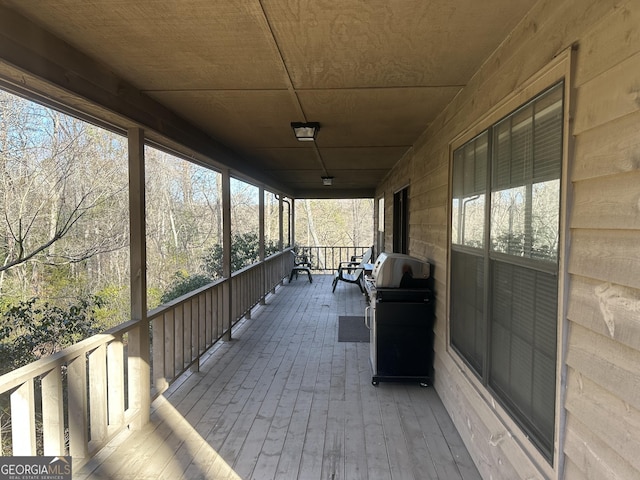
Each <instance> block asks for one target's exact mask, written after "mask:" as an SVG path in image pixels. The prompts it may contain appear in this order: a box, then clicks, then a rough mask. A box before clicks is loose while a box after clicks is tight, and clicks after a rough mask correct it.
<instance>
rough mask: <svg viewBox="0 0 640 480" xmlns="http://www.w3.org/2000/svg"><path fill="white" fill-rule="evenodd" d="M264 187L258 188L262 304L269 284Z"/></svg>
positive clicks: (249, 316)
mask: <svg viewBox="0 0 640 480" xmlns="http://www.w3.org/2000/svg"><path fill="white" fill-rule="evenodd" d="M264 208H265V206H264V187H260V188H259V189H258V230H259V233H258V260H259V261H260V263H261V266H260V294H261V299H260V304H261V305H264V303H265V302H264V295H263V294H264V291H265V286H266V284H267V280H266V270H265V266H264V259H265V245H264V244H265V233H264V231H265V229H264V220H265V219H264V217H265V215H264ZM245 316H246V318H251V310H249V311H248V312H247V314H246V315H245Z"/></svg>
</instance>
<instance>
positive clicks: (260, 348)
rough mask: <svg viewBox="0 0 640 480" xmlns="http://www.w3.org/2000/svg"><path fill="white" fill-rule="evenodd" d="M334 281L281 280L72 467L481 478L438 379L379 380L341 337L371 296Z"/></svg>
mask: <svg viewBox="0 0 640 480" xmlns="http://www.w3.org/2000/svg"><path fill="white" fill-rule="evenodd" d="M331 280H332V276H331V275H314V281H313V283H309V282H308V281H307V279H306V278H305V277H300V278H298V279H297V280H296V279H294V280H293V281H292V282H291V283H286V281H285V283H284V284H281V285H279V286H278V287H277V288H276V289H275V293H273V294H270V295H268V296H267V298H266V301H265V302H264V303H265V304H264V305H258V306H257V307H255V308H254V309H253V311H252V313H251V315H250V317H251V318H250V319H245V320H243V321H241V322H239V323H238V324H237V326H236V327H234V334H233V340H232V341H230V342H219V344H218V345H216V346H214V347H213V348H211V349H210V350H209V351H208V352H207V353H206V354H205V356H203V357H202V358H201V359H200V369H199V371H197V372H187V373H186V374H184V375H183V376H182V377H180V378H178V379H177V380H176V381H175V382H174V383H173V384H172V385H171V386H170V387H169V388H168V389H167V390H166V391H165V392H164V393H163V394H162V395H160V396H159V397H158V398H156V400H155V401H154V402H153V404H152V408H151V417H150V421H149V423H148V424H147V425H145V426H144V427H143V428H142V429H140V430H125V431H124V432H122V433H121V434H120V435H118V436H116V437H115V438H114V439H113V440H112V441H111V442H110V443H108V444H107V445H106V446H105V447H104V448H102V449H101V450H100V451H99V452H98V453H97V454H96V455H95V456H94V457H93V458H92V459H91V460H90V461H89V462H88V463H86V464H85V465H84V466H83V467H82V469H80V470H78V471H76V472H75V473H74V478H82V479H84V478H130V479H134V478H135V479H142V478H153V479H157V478H186V479H195V478H216V479H223V478H229V479H232V478H255V479H262V478H265V479H267V478H328V479H339V478H345V479H357V478H371V479H376V478H380V479H384V478H415V479H424V478H432V479H436V478H439V479H447V480H454V479H478V478H480V475H479V473H478V471H477V469H476V467H475V466H474V464H473V462H472V460H471V457H470V456H469V453H468V452H467V450H466V448H465V447H464V445H463V443H462V440H461V438H460V436H459V434H458V432H457V431H456V429H455V427H454V425H453V423H452V421H451V419H450V417H449V415H448V414H447V412H446V410H445V408H444V406H443V404H442V402H441V401H440V398H439V397H438V394H437V392H436V390H434V388H432V387H428V388H422V387H420V386H419V385H417V384H415V385H412V384H402V383H381V384H380V385H379V386H378V387H374V386H372V385H371V369H370V366H369V357H368V356H369V344H368V343H352V342H338V317H339V316H341V315H347V316H349V315H362V313H363V310H364V307H365V299H364V297H363V295H362V294H361V293H360V291H359V289H358V288H357V287H356V286H355V285H346V284H343V285H340V286H339V287H338V288H337V289H336V292H335V293H333V294H332V293H331Z"/></svg>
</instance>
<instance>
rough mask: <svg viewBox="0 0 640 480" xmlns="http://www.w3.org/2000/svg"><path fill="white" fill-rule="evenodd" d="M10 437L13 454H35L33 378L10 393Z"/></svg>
mask: <svg viewBox="0 0 640 480" xmlns="http://www.w3.org/2000/svg"><path fill="white" fill-rule="evenodd" d="M11 438H12V440H13V455H14V456H17V455H21V456H29V455H35V454H36V408H35V391H34V387H33V379H30V380H28V381H26V382H25V383H23V384H22V385H21V386H19V387H18V388H17V389H16V390H15V391H14V392H13V393H12V394H11Z"/></svg>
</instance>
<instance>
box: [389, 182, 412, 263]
mask: <svg viewBox="0 0 640 480" xmlns="http://www.w3.org/2000/svg"><path fill="white" fill-rule="evenodd" d="M393 251H394V252H395V253H408V252H409V187H405V188H403V189H402V190H399V191H398V192H396V193H394V194H393Z"/></svg>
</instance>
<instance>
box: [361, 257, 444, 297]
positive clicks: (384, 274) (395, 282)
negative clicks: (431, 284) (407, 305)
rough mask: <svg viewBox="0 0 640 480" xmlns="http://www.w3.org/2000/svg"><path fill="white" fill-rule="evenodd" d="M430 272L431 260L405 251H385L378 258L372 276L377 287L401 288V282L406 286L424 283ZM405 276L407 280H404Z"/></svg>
mask: <svg viewBox="0 0 640 480" xmlns="http://www.w3.org/2000/svg"><path fill="white" fill-rule="evenodd" d="M430 272H431V265H430V264H429V262H425V261H422V260H420V259H417V258H415V257H411V256H409V255H405V254H403V253H387V252H383V253H381V254H380V255H379V256H378V258H377V259H376V261H375V263H374V265H373V271H372V272H371V276H372V277H373V281H374V283H375V286H376V288H400V284H401V282H402V284H403V285H402V286H403V288H405V287H416V286H418V285H419V284H421V283H424V282H425V281H426V279H428V278H429V276H430ZM405 275H406V276H405ZM403 276H405V281H403V280H402V279H403ZM407 280H408V281H407ZM412 280H413V281H412Z"/></svg>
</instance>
